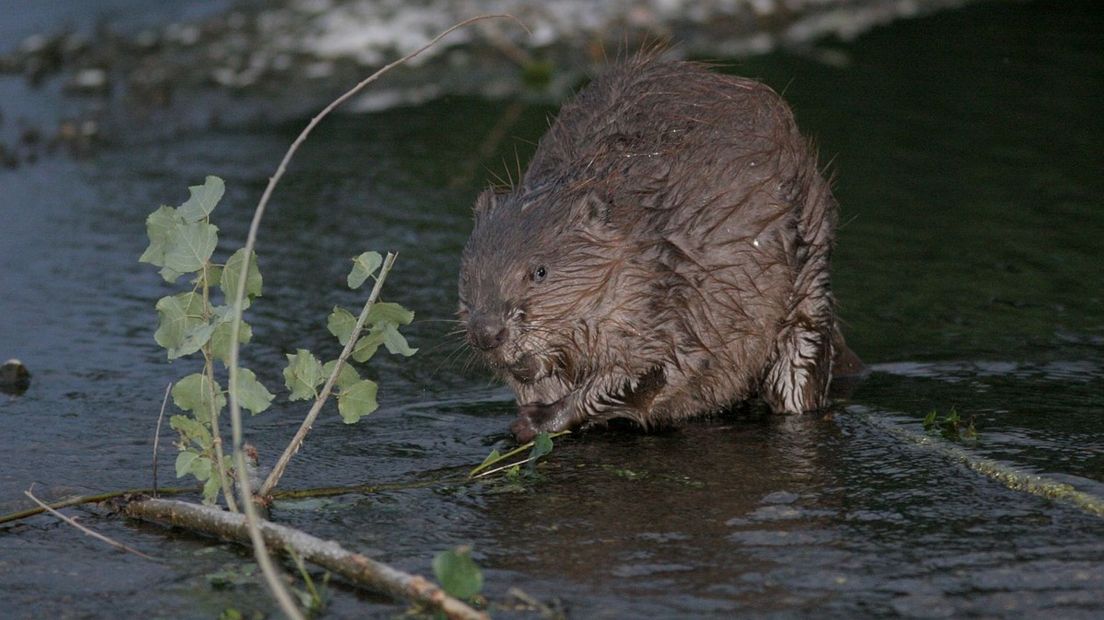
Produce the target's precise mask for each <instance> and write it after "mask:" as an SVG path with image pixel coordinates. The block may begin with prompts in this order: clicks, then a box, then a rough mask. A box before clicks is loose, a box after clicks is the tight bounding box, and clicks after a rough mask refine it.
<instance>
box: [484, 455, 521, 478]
mask: <svg viewBox="0 0 1104 620" xmlns="http://www.w3.org/2000/svg"><path fill="white" fill-rule="evenodd" d="M532 460H533V457H531V456H530V457H528V458H524V459H522V460H520V461H518V462H516V463H509V464H507V465H500V466H498V467H495V468H494V469H488V470H487V471H485V472H483V473H480V474H476V475H474V476H472V477H471V478H472V480H475V479H476V478H482V477H484V476H490V475H491V474H496V473H498V472H500V471H502V470H504V469H510V468H511V467H515V466H517V465H524V464H526V463H528V462H529V461H532Z"/></svg>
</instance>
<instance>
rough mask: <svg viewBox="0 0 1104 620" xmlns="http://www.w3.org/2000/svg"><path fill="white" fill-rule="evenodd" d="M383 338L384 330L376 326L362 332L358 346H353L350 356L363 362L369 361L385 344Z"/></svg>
mask: <svg viewBox="0 0 1104 620" xmlns="http://www.w3.org/2000/svg"><path fill="white" fill-rule="evenodd" d="M383 339H384V334H383V330H382V329H380V328H374V329H372V330H371V331H369V332H368V333H366V334H365V333H362V334H361V335H360V339H359V340H357V343H356V346H354V347H353V352H352V353H351V354H350V357H352V358H353V360H355V361H357V362H360V363H362V364H363V363H364V362H367V361H368V360H370V359H372V356H373V355H375V354H376V350H377V349H379V347H380V345H381V344H383Z"/></svg>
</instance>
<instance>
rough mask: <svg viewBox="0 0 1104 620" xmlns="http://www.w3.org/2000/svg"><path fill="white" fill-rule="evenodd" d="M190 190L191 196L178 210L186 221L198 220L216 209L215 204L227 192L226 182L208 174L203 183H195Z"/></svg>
mask: <svg viewBox="0 0 1104 620" xmlns="http://www.w3.org/2000/svg"><path fill="white" fill-rule="evenodd" d="M188 191H189V192H191V197H190V198H188V200H187V201H186V202H185V203H184V204H182V205H180V208H179V209H178V210H177V212H178V213H179V214H180V217H182V218H184V221H186V222H198V221H200V220H202V219H204V218H205V217H207V216H208V215H210V214H211V211H213V210H214V209H215V205H217V204H218V202H219V200H221V199H222V195H223V193H225V192H226V184H225V183H223V182H222V179H220V178H218V177H216V176H208V177H207V178H206V179H205V180H204V182H203V185H193V186H191V187H189V188H188Z"/></svg>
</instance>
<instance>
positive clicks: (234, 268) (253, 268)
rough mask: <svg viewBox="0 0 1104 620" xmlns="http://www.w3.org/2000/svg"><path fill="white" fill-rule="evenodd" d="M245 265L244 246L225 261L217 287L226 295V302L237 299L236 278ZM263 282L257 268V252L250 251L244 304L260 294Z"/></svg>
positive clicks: (246, 304) (238, 277) (239, 276)
mask: <svg viewBox="0 0 1104 620" xmlns="http://www.w3.org/2000/svg"><path fill="white" fill-rule="evenodd" d="M244 267H245V248H242V249H240V250H238V251H237V252H234V254H233V256H231V257H230V259H229V260H227V261H226V267H225V268H224V269H223V272H222V276H221V278H220V280H219V282H220V284H219V287H220V288H221V289H222V293H223V295H225V296H226V303H228V304H230V303H233V302H234V300H235V299H237V293H238V280H239V279H240V278H241V272H242V269H243V268H244ZM263 284H264V280H263V279H262V278H261V271H260V269H258V268H257V254H256V253H255V252H254V253H251V254H250V258H249V272H248V273H247V274H246V276H245V297H244V298H243V299H244V300H245V302H244V303H245V306H246V307H248V306H249V303H248V302H249V300H250V299H253V298H254V297H260V296H261V287H262V285H263Z"/></svg>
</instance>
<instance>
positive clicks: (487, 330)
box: [468, 316, 506, 351]
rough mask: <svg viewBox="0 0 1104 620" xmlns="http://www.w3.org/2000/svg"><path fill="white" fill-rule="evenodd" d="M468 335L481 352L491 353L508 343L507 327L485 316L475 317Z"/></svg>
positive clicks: (469, 327)
mask: <svg viewBox="0 0 1104 620" xmlns="http://www.w3.org/2000/svg"><path fill="white" fill-rule="evenodd" d="M468 334H469V335H470V336H471V342H472V344H473V345H474V346H475V348H477V349H479V350H480V351H490V350H491V349H497V348H498V347H500V346H502V343H503V342H506V326H505V325H504V324H503V323H502V322H501V321H497V320H495V319H492V318H488V317H485V316H477V317H474V318H473V319H472V321H471V324H470V325H469V326H468Z"/></svg>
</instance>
